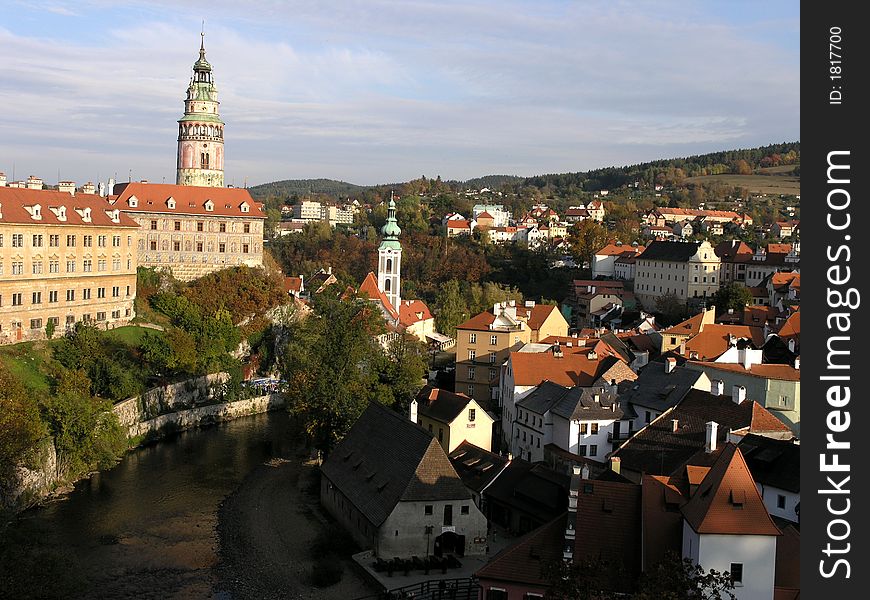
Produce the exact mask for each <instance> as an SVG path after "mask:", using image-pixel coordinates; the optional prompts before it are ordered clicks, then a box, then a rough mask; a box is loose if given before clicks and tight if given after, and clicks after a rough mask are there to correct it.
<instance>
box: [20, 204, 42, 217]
mask: <svg viewBox="0 0 870 600" xmlns="http://www.w3.org/2000/svg"><path fill="white" fill-rule="evenodd" d="M24 208H25V210H27V212H28V213H30V218H31V219H33V220H34V221H41V220H42V206H41V205H39V204H34V205H33V206H25V207H24Z"/></svg>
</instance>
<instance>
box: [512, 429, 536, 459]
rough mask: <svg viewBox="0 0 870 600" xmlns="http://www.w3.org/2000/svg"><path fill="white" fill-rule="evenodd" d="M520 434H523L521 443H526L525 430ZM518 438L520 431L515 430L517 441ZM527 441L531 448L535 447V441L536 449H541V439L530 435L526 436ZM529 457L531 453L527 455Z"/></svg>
mask: <svg viewBox="0 0 870 600" xmlns="http://www.w3.org/2000/svg"><path fill="white" fill-rule="evenodd" d="M522 433H523V441H524V442H525V441H526V432H525V430H523V432H522ZM519 438H520V430H519V429H517V439H519ZM528 439H529V441H530V442H531V443H532V445H533V446H534V445H535V441H537V444H538V445H537V447H538V448H540V447H541V438H540V437H535V436H534V435H532V434H531V433H530V434H529V436H528ZM529 456H531V453H529Z"/></svg>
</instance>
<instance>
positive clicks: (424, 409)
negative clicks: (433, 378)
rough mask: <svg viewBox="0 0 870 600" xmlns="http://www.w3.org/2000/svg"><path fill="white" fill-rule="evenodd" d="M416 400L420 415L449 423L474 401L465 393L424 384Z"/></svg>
mask: <svg viewBox="0 0 870 600" xmlns="http://www.w3.org/2000/svg"><path fill="white" fill-rule="evenodd" d="M416 400H417V411H418V414H419V415H421V416H424V417H428V418H430V419H434V420H436V421H441V422H442V423H446V424H448V425H449V424H450V423H452V422H453V420H454V419H456V417H458V416H459V415H460V414H461V413H462V411H464V410H465V409H466V407H467V406H468V404H469V403H471V402H474V401H473V400H472V399H471V398H469V397H468V396H466V395H465V394H455V393H453V392H449V391H447V390H442V389H440V388H436V387H432V386H431V385H427V386H424V387H423V389H421V390H420V391H419V392H418V393H417V398H416Z"/></svg>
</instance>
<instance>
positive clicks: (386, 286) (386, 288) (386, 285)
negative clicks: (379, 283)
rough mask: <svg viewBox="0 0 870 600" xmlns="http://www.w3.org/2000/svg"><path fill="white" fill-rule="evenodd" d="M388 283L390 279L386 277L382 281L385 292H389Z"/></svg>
mask: <svg viewBox="0 0 870 600" xmlns="http://www.w3.org/2000/svg"><path fill="white" fill-rule="evenodd" d="M390 283H391V281H390V280H389V279H387V280H386V281H384V291H385V292H389V291H390Z"/></svg>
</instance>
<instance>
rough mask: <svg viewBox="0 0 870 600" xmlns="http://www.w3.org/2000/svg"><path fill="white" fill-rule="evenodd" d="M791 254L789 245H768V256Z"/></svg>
mask: <svg viewBox="0 0 870 600" xmlns="http://www.w3.org/2000/svg"><path fill="white" fill-rule="evenodd" d="M789 252H791V244H768V245H767V253H768V254H788V253H789Z"/></svg>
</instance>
